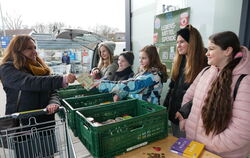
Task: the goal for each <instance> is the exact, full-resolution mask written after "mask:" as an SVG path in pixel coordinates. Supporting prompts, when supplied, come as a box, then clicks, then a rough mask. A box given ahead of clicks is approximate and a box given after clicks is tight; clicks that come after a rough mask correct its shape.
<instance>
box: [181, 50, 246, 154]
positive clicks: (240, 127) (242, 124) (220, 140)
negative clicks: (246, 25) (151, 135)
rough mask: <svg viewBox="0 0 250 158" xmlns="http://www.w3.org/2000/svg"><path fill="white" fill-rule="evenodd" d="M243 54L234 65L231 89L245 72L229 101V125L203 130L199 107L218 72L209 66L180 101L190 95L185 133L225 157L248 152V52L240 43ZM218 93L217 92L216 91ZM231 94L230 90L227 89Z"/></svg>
mask: <svg viewBox="0 0 250 158" xmlns="http://www.w3.org/2000/svg"><path fill="white" fill-rule="evenodd" d="M242 53H243V57H242V59H241V61H240V62H239V64H238V65H237V66H236V67H235V68H234V70H233V72H232V73H233V75H232V84H231V89H233V88H234V87H235V84H236V81H237V80H238V78H239V76H240V75H241V74H247V76H246V77H244V79H243V80H242V81H241V83H240V85H239V88H238V92H237V96H236V98H235V101H234V102H233V109H232V110H233V111H232V112H233V116H232V119H231V122H230V124H229V126H228V127H227V128H226V129H225V130H224V131H223V132H221V133H219V134H217V135H212V134H211V133H210V134H209V135H206V134H205V130H204V128H203V122H202V117H201V110H202V107H203V106H204V100H205V98H206V96H207V93H208V91H209V89H210V88H211V85H212V83H213V81H214V80H215V79H216V78H217V77H218V74H219V73H220V72H219V70H218V68H216V67H215V66H211V67H210V68H209V69H208V70H207V71H206V72H204V74H202V75H201V73H200V74H199V75H198V77H197V78H196V79H195V81H194V82H193V84H192V85H191V86H190V87H189V89H188V90H187V92H186V94H185V96H184V98H183V102H182V105H183V104H184V103H186V102H188V101H190V100H192V99H193V106H192V109H191V113H190V115H189V117H188V119H187V120H186V122H185V131H186V136H187V138H189V139H194V140H196V141H198V142H201V143H203V144H205V147H206V149H207V150H209V151H211V152H213V153H216V154H218V155H220V156H222V157H225V158H245V157H247V155H248V154H249V153H250V128H249V127H250V117H249V115H250V75H249V74H250V52H249V51H248V50H247V48H245V47H242ZM218 95H219V94H218ZM231 95H232V97H233V90H232V91H231Z"/></svg>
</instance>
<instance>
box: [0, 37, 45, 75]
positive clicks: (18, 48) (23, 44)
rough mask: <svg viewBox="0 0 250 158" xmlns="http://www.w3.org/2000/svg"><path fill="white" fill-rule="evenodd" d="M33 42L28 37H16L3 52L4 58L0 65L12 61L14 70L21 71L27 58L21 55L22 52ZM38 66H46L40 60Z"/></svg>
mask: <svg viewBox="0 0 250 158" xmlns="http://www.w3.org/2000/svg"><path fill="white" fill-rule="evenodd" d="M30 40H32V41H34V42H35V40H34V39H33V38H32V37H31V36H29V35H17V36H15V37H14V38H13V39H12V40H11V41H10V44H9V45H8V47H7V48H6V50H5V51H4V57H3V59H2V63H1V65H2V64H4V63H6V62H7V61H12V62H13V65H14V67H15V68H16V69H18V70H21V69H22V68H24V67H25V65H26V62H27V58H26V57H25V56H24V55H23V54H22V52H23V51H24V50H25V49H27V46H28V42H29V41H30ZM40 62H41V63H40V64H42V65H44V66H47V65H46V64H45V63H44V62H43V61H42V60H40Z"/></svg>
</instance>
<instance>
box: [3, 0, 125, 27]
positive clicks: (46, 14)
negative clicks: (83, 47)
mask: <svg viewBox="0 0 250 158" xmlns="http://www.w3.org/2000/svg"><path fill="white" fill-rule="evenodd" d="M0 2H1V6H2V13H3V15H6V13H8V14H9V15H11V16H16V17H18V16H19V15H21V18H22V21H23V25H28V26H32V25H35V24H36V23H44V24H48V23H53V22H63V23H65V24H66V26H68V25H70V26H72V27H78V26H80V27H81V28H83V29H88V28H90V27H93V26H95V25H108V26H110V27H113V28H118V29H119V31H125V0H0ZM0 26H2V21H1V20H0Z"/></svg>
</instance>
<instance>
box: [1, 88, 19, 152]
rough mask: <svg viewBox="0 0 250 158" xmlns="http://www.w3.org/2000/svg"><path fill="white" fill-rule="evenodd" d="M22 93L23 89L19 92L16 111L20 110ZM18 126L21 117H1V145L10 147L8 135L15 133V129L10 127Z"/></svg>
mask: <svg viewBox="0 0 250 158" xmlns="http://www.w3.org/2000/svg"><path fill="white" fill-rule="evenodd" d="M21 93H22V91H21V90H20V91H19V93H18V98H17V109H16V111H18V107H19V101H20V97H21ZM18 126H19V119H18V118H17V117H14V116H13V117H12V116H10V117H3V118H2V119H0V147H3V148H8V138H7V137H8V135H9V134H11V133H15V130H8V129H11V128H14V127H18Z"/></svg>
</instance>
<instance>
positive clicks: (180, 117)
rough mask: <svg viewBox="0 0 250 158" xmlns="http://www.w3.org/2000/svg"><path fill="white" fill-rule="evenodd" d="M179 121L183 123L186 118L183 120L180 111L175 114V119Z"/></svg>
mask: <svg viewBox="0 0 250 158" xmlns="http://www.w3.org/2000/svg"><path fill="white" fill-rule="evenodd" d="M177 118H178V119H179V121H182V120H184V118H183V116H182V115H181V113H179V112H178V111H177V112H176V114H175V119H177Z"/></svg>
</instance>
